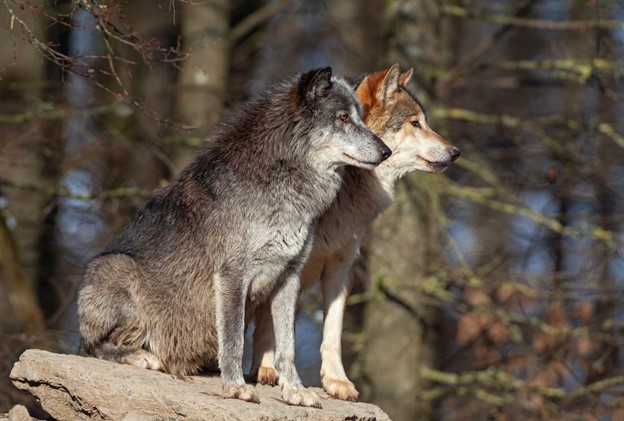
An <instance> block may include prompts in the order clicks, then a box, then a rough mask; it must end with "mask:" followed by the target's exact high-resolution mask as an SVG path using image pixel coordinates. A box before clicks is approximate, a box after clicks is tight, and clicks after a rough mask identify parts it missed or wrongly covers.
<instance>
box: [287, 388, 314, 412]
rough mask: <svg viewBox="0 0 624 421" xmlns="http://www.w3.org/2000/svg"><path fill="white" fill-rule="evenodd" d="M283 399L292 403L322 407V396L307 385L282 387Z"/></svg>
mask: <svg viewBox="0 0 624 421" xmlns="http://www.w3.org/2000/svg"><path fill="white" fill-rule="evenodd" d="M282 399H284V400H285V401H286V403H288V404H290V405H298V406H311V407H313V408H320V407H321V398H320V396H319V395H317V394H316V393H314V392H312V391H311V390H308V389H306V388H305V387H293V386H286V387H283V388H282Z"/></svg>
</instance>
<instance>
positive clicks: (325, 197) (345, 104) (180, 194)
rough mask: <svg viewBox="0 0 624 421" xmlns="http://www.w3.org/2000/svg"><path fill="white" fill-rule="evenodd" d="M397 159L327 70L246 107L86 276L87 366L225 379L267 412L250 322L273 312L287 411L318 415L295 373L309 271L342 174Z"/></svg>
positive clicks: (81, 307) (226, 392) (236, 393)
mask: <svg viewBox="0 0 624 421" xmlns="http://www.w3.org/2000/svg"><path fill="white" fill-rule="evenodd" d="M343 115H346V116H347V118H344V117H343ZM389 153H390V150H389V149H388V148H387V147H386V146H385V145H384V144H383V142H381V140H380V139H379V138H378V137H377V136H375V135H374V134H373V133H371V131H370V130H369V129H368V128H366V126H365V125H364V123H363V121H362V115H361V108H360V105H359V102H358V101H357V99H356V97H355V95H354V93H353V90H352V88H351V87H350V86H348V85H347V84H346V83H345V82H344V81H343V80H341V79H340V78H335V77H332V75H331V69H330V68H324V69H318V70H314V71H310V72H307V73H304V74H302V75H300V76H297V77H294V78H291V79H288V80H286V81H284V82H282V83H279V84H277V85H275V86H273V87H271V88H269V89H268V90H267V91H265V92H264V93H262V94H261V95H259V96H258V97H256V98H254V99H252V100H250V101H248V102H247V103H245V104H243V105H242V106H241V107H240V108H239V109H238V110H237V111H235V112H234V113H233V115H232V116H231V117H230V118H229V119H228V120H226V121H225V122H224V123H222V124H221V125H220V126H219V127H218V129H217V130H216V134H215V136H214V139H213V146H211V147H210V148H209V149H207V150H206V151H205V152H204V153H202V154H201V155H200V156H199V157H198V158H197V159H196V161H195V162H194V163H193V164H191V165H190V166H189V167H188V168H186V169H185V170H184V171H183V172H182V173H181V174H180V176H179V177H178V178H177V179H176V180H174V181H173V182H172V183H171V184H170V185H169V186H168V187H166V188H165V189H163V190H162V191H160V192H159V193H158V194H156V195H155V196H154V197H153V198H152V199H151V200H149V201H148V202H147V203H146V204H145V205H144V206H143V207H142V208H141V209H140V210H139V211H137V213H136V215H135V217H134V218H133V220H132V222H131V223H130V224H129V225H128V226H127V227H126V228H125V230H124V231H123V232H122V233H121V234H120V235H119V236H118V237H117V238H115V239H114V240H113V241H112V243H111V244H110V245H109V246H108V247H107V248H106V249H105V250H104V251H103V252H102V253H101V254H99V255H98V256H96V257H95V258H94V259H93V260H92V261H91V262H90V263H89V265H88V267H87V270H86V274H85V276H84V282H83V284H82V286H81V289H80V291H79V295H78V316H79V322H80V334H81V338H82V341H81V351H82V354H83V355H87V356H94V357H98V358H103V359H108V360H112V361H117V362H121V363H126V364H132V365H136V366H139V367H144V368H150V369H157V370H163V371H165V372H168V373H171V374H174V375H177V376H184V375H187V374H193V373H196V372H197V371H199V370H201V369H216V368H219V369H220V370H221V377H222V379H223V381H224V387H223V396H224V397H227V398H237V399H242V400H245V401H253V402H257V401H258V395H257V393H256V391H255V389H254V388H253V387H252V386H251V385H247V384H245V381H244V379H243V372H242V357H243V340H244V324H245V313H246V311H248V312H250V313H251V310H250V309H251V308H253V306H254V305H256V304H257V303H259V302H263V303H266V305H267V306H269V307H270V313H271V314H272V316H273V320H272V321H273V324H274V326H275V331H276V333H277V341H276V344H277V345H276V359H275V362H276V367H277V368H278V369H279V371H280V373H281V375H282V382H281V386H282V399H283V400H284V401H285V402H288V403H290V404H294V405H304V406H316V407H318V406H320V399H319V397H318V396H317V395H316V394H315V393H314V392H312V391H310V390H308V389H305V388H304V387H303V385H302V384H301V380H300V379H299V376H298V374H297V371H296V368H295V364H294V352H295V351H294V350H295V348H294V318H295V310H296V305H297V296H298V293H299V288H300V272H301V270H302V268H303V264H304V263H305V261H306V260H307V257H308V255H309V252H310V250H311V246H312V239H313V237H314V227H315V223H316V221H317V219H318V217H319V216H321V215H322V213H323V212H324V211H325V210H326V209H327V208H328V206H329V205H330V204H331V203H332V201H333V199H334V198H335V197H336V193H337V192H338V190H339V188H340V185H341V181H342V178H341V175H340V174H339V171H340V168H341V167H342V166H344V165H346V164H351V165H361V166H362V167H364V168H371V167H372V166H373V165H375V164H378V163H379V162H381V161H382V160H383V159H385V158H386V157H387V156H388V155H389ZM345 154H348V155H349V158H345Z"/></svg>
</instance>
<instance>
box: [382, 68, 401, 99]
mask: <svg viewBox="0 0 624 421" xmlns="http://www.w3.org/2000/svg"><path fill="white" fill-rule="evenodd" d="M400 75H401V69H400V67H399V64H398V63H395V64H393V65H392V66H391V67H390V68H389V69H388V70H387V71H386V74H385V76H384V78H383V81H382V82H381V84H380V85H379V87H378V88H377V100H378V101H379V102H381V103H384V104H385V103H388V102H389V101H390V100H391V99H392V98H393V96H394V94H395V93H396V92H398V90H399V77H400Z"/></svg>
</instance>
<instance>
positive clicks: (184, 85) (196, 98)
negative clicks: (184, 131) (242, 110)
mask: <svg viewBox="0 0 624 421" xmlns="http://www.w3.org/2000/svg"><path fill="white" fill-rule="evenodd" d="M229 18H230V2H229V1H228V0H214V1H210V2H207V3H202V4H197V5H190V4H185V5H183V7H182V42H183V45H184V48H185V50H186V51H188V52H189V53H190V54H191V55H190V56H189V57H188V58H187V59H186V60H185V61H184V62H183V64H182V71H181V73H180V77H179V80H178V90H179V91H178V96H177V108H178V109H177V111H178V117H179V119H180V120H181V121H182V122H184V123H185V124H189V125H191V126H194V127H196V130H195V132H194V134H195V135H196V136H197V137H199V138H203V137H204V136H206V135H207V134H208V132H209V130H210V129H211V128H212V127H213V126H214V125H215V123H217V122H218V121H219V119H220V118H221V114H222V112H223V107H224V104H225V100H226V96H227V92H228V85H227V83H228V80H227V75H228V70H229V57H230V43H229V41H228V35H229V29H230V26H229V21H230V20H229ZM195 153H196V150H195V149H193V148H189V147H185V146H181V147H180V148H178V151H177V152H176V153H175V158H174V161H175V166H176V167H177V169H178V171H179V170H180V169H182V168H184V167H185V166H186V165H187V164H188V163H189V162H190V161H191V160H192V159H193V158H194V156H195Z"/></svg>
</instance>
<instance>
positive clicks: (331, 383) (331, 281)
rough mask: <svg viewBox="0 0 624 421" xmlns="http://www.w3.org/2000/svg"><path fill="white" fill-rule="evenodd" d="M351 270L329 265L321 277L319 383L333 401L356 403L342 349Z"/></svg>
mask: <svg viewBox="0 0 624 421" xmlns="http://www.w3.org/2000/svg"><path fill="white" fill-rule="evenodd" d="M350 269H351V262H349V263H345V262H341V261H331V262H328V264H327V265H326V266H325V270H324V271H323V275H322V277H321V284H322V288H323V311H324V320H323V343H322V344H321V382H322V383H323V389H325V391H326V392H327V393H328V394H329V395H331V396H333V397H334V398H337V399H342V400H348V401H353V402H355V401H357V399H358V396H359V393H358V391H357V390H356V389H355V386H354V385H353V383H352V382H351V381H350V380H349V379H348V378H347V374H346V373H345V370H344V367H343V365H342V346H341V338H342V322H343V318H344V310H345V304H346V301H347V296H348V295H349V292H350V290H351V277H350V272H351V270H350Z"/></svg>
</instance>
